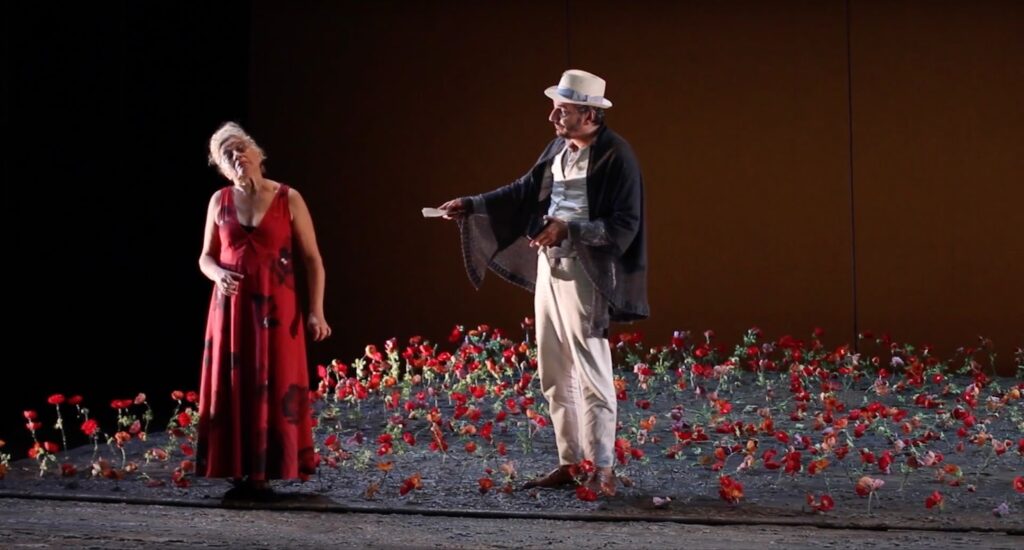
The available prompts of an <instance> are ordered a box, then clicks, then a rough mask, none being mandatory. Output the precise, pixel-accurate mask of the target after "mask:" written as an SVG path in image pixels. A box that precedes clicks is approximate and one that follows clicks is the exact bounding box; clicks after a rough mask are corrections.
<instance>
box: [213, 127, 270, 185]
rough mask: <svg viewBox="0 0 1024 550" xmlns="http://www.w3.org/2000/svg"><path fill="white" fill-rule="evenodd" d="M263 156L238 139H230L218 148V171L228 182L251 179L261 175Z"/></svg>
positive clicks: (249, 144)
mask: <svg viewBox="0 0 1024 550" xmlns="http://www.w3.org/2000/svg"><path fill="white" fill-rule="evenodd" d="M262 163H263V155H261V154H260V151H259V149H257V148H256V147H253V144H252V143H250V142H249V141H247V140H245V139H243V138H240V137H230V138H228V139H227V140H225V141H224V143H223V144H221V146H220V169H221V172H223V173H224V176H226V177H227V178H228V179H230V180H240V179H243V178H253V177H256V176H258V175H261V174H262V169H261V168H260V165H261V164H262Z"/></svg>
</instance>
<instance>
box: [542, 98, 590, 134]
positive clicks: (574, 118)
mask: <svg viewBox="0 0 1024 550" xmlns="http://www.w3.org/2000/svg"><path fill="white" fill-rule="evenodd" d="M551 104H552V108H551V114H549V115H548V122H550V123H551V124H554V125H555V135H557V136H558V137H560V138H565V139H572V138H577V137H583V136H585V135H586V132H584V127H585V122H586V120H587V113H584V112H580V110H579V106H578V105H573V104H572V103H562V102H561V101H552V102H551Z"/></svg>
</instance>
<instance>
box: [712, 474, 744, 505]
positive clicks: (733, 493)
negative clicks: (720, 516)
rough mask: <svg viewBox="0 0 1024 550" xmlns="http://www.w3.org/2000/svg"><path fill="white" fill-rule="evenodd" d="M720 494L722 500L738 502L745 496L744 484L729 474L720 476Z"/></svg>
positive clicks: (731, 502) (732, 502)
mask: <svg viewBox="0 0 1024 550" xmlns="http://www.w3.org/2000/svg"><path fill="white" fill-rule="evenodd" d="M718 485H719V487H718V495H719V496H721V497H722V500H724V501H726V502H728V503H730V504H736V503H738V502H739V501H740V500H741V499H742V498H743V484H742V483H740V482H738V481H736V480H734V479H733V478H731V477H729V476H722V477H720V478H718Z"/></svg>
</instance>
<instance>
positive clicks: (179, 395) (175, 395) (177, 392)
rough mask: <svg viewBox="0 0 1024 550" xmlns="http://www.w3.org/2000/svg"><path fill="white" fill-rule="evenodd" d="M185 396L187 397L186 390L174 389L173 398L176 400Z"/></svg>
mask: <svg viewBox="0 0 1024 550" xmlns="http://www.w3.org/2000/svg"><path fill="white" fill-rule="evenodd" d="M184 398H185V392H183V391H181V390H174V391H172V392H171V399H173V400H175V401H181V400H182V399H184Z"/></svg>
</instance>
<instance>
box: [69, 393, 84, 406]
mask: <svg viewBox="0 0 1024 550" xmlns="http://www.w3.org/2000/svg"><path fill="white" fill-rule="evenodd" d="M81 402H82V396H81V395H72V396H71V397H69V398H68V405H71V406H72V407H77V406H78V405H79V404H80V403H81Z"/></svg>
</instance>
